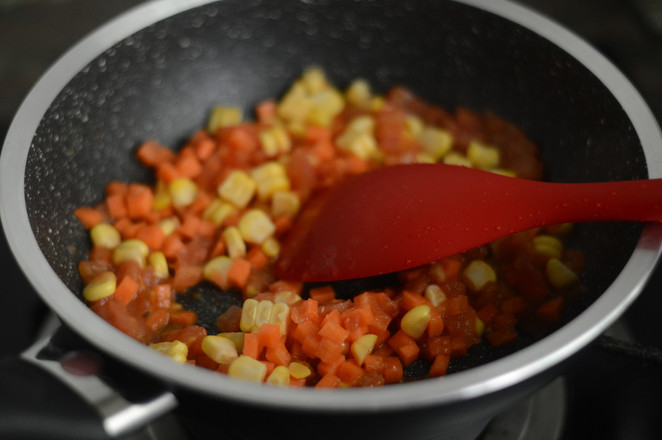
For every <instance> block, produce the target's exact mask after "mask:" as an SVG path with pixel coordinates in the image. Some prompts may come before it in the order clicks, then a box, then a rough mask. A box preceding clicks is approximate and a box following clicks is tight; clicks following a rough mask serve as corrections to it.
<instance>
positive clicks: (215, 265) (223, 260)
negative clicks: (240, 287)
mask: <svg viewBox="0 0 662 440" xmlns="http://www.w3.org/2000/svg"><path fill="white" fill-rule="evenodd" d="M230 266H232V259H231V258H230V257H228V256H226V255H220V256H218V257H215V258H212V259H211V260H209V261H208V262H207V263H206V264H205V265H204V267H203V268H202V276H203V277H204V279H206V280H207V281H211V282H212V283H214V284H216V285H217V286H218V287H220V288H221V289H223V290H225V289H227V288H228V287H230V283H229V282H228V271H229V270H230Z"/></svg>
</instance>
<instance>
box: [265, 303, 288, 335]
mask: <svg viewBox="0 0 662 440" xmlns="http://www.w3.org/2000/svg"><path fill="white" fill-rule="evenodd" d="M289 318H290V306H288V305H287V304H285V303H275V304H273V305H272V306H271V312H270V313H269V324H276V325H277V326H278V328H279V329H280V334H281V335H285V334H287V323H288V321H289Z"/></svg>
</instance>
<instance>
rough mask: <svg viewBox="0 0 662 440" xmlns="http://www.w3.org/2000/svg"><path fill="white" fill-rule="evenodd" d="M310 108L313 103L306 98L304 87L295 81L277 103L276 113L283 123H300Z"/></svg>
mask: <svg viewBox="0 0 662 440" xmlns="http://www.w3.org/2000/svg"><path fill="white" fill-rule="evenodd" d="M312 106H313V103H312V102H311V100H310V99H309V98H308V93H307V91H306V87H305V86H304V85H303V84H302V83H301V82H299V81H297V82H295V83H294V84H292V86H291V87H290V89H289V90H288V91H287V93H286V94H285V95H284V96H283V98H282V99H281V100H280V101H279V103H278V106H277V107H276V113H277V114H278V116H280V117H281V118H283V119H284V120H285V121H288V122H290V123H292V122H299V123H300V122H303V121H305V119H306V116H307V115H308V112H309V111H310V109H311V108H312ZM288 128H289V127H288Z"/></svg>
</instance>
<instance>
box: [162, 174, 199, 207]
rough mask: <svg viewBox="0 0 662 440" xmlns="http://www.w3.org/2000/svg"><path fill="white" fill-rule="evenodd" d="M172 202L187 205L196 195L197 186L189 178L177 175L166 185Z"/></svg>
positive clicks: (176, 204)
mask: <svg viewBox="0 0 662 440" xmlns="http://www.w3.org/2000/svg"><path fill="white" fill-rule="evenodd" d="M168 191H170V197H172V203H173V205H175V206H188V205H190V204H191V203H193V200H195V197H196V196H197V195H198V186H197V185H196V184H195V182H194V181H192V180H191V179H187V178H186V177H179V178H177V179H175V180H173V181H172V182H170V185H169V186H168Z"/></svg>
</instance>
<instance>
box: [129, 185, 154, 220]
mask: <svg viewBox="0 0 662 440" xmlns="http://www.w3.org/2000/svg"><path fill="white" fill-rule="evenodd" d="M153 203H154V194H153V193H152V190H151V189H150V188H149V187H148V186H147V185H143V184H140V183H132V184H130V185H129V191H128V192H127V194H126V207H127V212H128V214H129V217H131V218H132V219H142V218H146V217H147V216H148V215H149V213H150V212H151V210H152V204H153Z"/></svg>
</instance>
